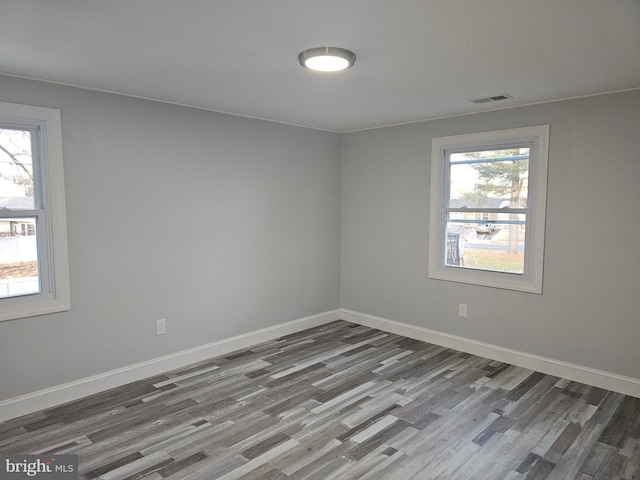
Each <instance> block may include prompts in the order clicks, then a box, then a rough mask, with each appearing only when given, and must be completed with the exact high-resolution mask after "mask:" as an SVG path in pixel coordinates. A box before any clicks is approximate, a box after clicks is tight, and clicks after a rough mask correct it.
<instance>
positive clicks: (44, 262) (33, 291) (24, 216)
mask: <svg viewBox="0 0 640 480" xmlns="http://www.w3.org/2000/svg"><path fill="white" fill-rule="evenodd" d="M63 178H64V177H63V170H62V138H61V122H60V112H59V111H58V110H54V109H48V108H40V107H31V106H26V105H15V104H9V103H0V321H1V320H10V319H15V318H22V317H28V316H34V315H42V314H45V313H53V312H59V311H64V310H68V309H69V278H68V261H67V239H66V220H65V208H64V180H63Z"/></svg>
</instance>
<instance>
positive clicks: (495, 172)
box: [429, 125, 549, 293]
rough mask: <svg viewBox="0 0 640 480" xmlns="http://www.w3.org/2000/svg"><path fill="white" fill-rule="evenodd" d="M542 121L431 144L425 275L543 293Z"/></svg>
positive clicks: (544, 172)
mask: <svg viewBox="0 0 640 480" xmlns="http://www.w3.org/2000/svg"><path fill="white" fill-rule="evenodd" d="M548 138H549V126H548V125H543V126H535V127H525V128H516V129H509V130H499V131H493V132H483V133H473V134H467V135H454V136H450V137H438V138H434V139H433V141H432V152H431V162H432V164H431V211H430V221H429V229H430V230H429V232H430V233H429V277H430V278H434V279H439V280H448V281H453V282H461V283H470V284H475V285H484V286H489V287H496V288H505V289H510V290H520V291H523V292H531V293H542V268H543V260H544V258H543V255H544V227H545V208H546V190H547V186H546V184H547V157H548V148H549V147H548V144H549V141H548Z"/></svg>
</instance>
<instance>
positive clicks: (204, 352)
mask: <svg viewBox="0 0 640 480" xmlns="http://www.w3.org/2000/svg"><path fill="white" fill-rule="evenodd" d="M335 320H340V310H331V311H328V312H324V313H319V314H317V315H311V316H309V317H304V318H300V319H297V320H293V321H290V322H286V323H281V324H278V325H274V326H272V327H268V328H263V329H261V330H256V331H254V332H249V333H246V334H243V335H237V336H235V337H231V338H227V339H224V340H220V341H217V342H213V343H209V344H206V345H201V346H199V347H194V348H190V349H187V350H183V351H181V352H176V353H172V354H170V355H165V356H163V357H158V358H154V359H151V360H147V361H145V362H141V363H136V364H134V365H128V366H126V367H123V368H118V369H116V370H111V371H109V372H105V373H101V374H98V375H93V376H91V377H87V378H82V379H80V380H75V381H73V382H69V383H65V384H62V385H57V386H55V387H51V388H46V389H44V390H39V391H37V392H33V393H28V394H26V395H21V396H19V397H14V398H9V399H7V400H3V401H0V422H3V421H6V420H9V419H12V418H16V417H20V416H22V415H26V414H29V413H33V412H37V411H39V410H43V409H46V408H51V407H54V406H56V405H61V404H63V403H67V402H71V401H74V400H78V399H80V398H83V397H86V396H88V395H93V394H95V393H99V392H102V391H105V390H108V389H110V388H114V387H119V386H122V385H125V384H127V383H131V382H135V381H138V380H142V379H144V378H149V377H153V376H155V375H160V374H162V373H164V372H168V371H170V370H174V369H176V368H182V367H186V366H188V365H191V364H193V363H197V362H202V361H204V360H207V359H209V358H213V357H218V356H221V355H226V354H228V353H231V352H234V351H236V350H241V349H244V348H249V347H252V346H254V345H258V344H260V343H263V342H267V341H270V340H274V339H276V338H279V337H282V336H284V335H290V334H292V333H297V332H300V331H303V330H306V329H308V328H312V327H316V326H319V325H324V324H325V323H329V322H333V321H335Z"/></svg>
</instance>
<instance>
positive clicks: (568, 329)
mask: <svg viewBox="0 0 640 480" xmlns="http://www.w3.org/2000/svg"><path fill="white" fill-rule="evenodd" d="M542 124H549V125H550V149H549V181H548V196H547V226H546V248H545V261H544V285H543V288H544V293H543V294H542V295H535V294H526V293H519V292H512V291H506V290H498V289H492V288H486V287H476V286H470V285H463V284H457V283H450V282H444V281H438V280H429V279H428V278H427V247H428V213H429V182H430V178H429V175H430V151H431V139H432V137H437V136H444V135H455V134H462V133H471V132H476V131H487V130H497V129H505V128H512V127H523V126H530V125H542ZM639 138H640V91H634V92H627V93H621V94H615V95H604V96H598V97H591V98H585V99H579V100H571V101H563V102H556V103H549V104H541V105H537V106H530V107H523V108H516V109H508V110H501V111H495V112H490V113H484V114H477V115H469V116H462V117H456V118H449V119H441V120H435V121H429V122H422V123H418V124H412V125H404V126H398V127H390V128H382V129H378V130H370V131H365V132H357V133H351V134H347V135H344V136H343V144H342V149H343V150H342V237H341V238H342V248H341V255H342V267H341V282H342V285H341V306H342V307H343V308H345V309H350V310H355V311H359V312H362V313H367V314H371V315H376V316H380V317H384V318H388V319H391V320H396V321H400V322H404V323H408V324H411V325H417V326H421V327H426V328H430V329H434V330H438V331H441V332H446V333H450V334H454V335H459V336H462V337H466V338H469V339H473V340H478V341H484V342H488V343H492V344H495V345H499V346H503V347H508V348H512V349H515V350H519V351H522V352H529V353H533V354H538V355H543V356H546V357H550V358H554V359H557V360H562V361H567V362H572V363H575V364H579V365H583V366H587V367H592V368H597V369H601V370H605V371H610V372H614V373H618V374H622V375H628V376H632V377H635V378H640V146H639V145H640V144H639V143H638V139H639ZM458 303H466V304H467V305H468V308H469V316H468V318H459V317H458Z"/></svg>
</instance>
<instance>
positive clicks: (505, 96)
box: [469, 93, 513, 104]
mask: <svg viewBox="0 0 640 480" xmlns="http://www.w3.org/2000/svg"><path fill="white" fill-rule="evenodd" d="M510 98H513V97H512V96H511V95H509V94H507V93H501V94H500V95H491V96H489V97H481V98H474V99H473V100H469V101H470V102H471V103H478V104H480V103H491V102H499V101H501V100H509V99H510Z"/></svg>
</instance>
